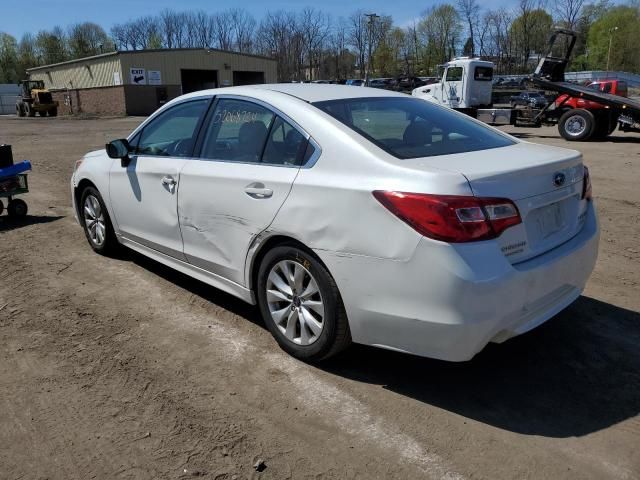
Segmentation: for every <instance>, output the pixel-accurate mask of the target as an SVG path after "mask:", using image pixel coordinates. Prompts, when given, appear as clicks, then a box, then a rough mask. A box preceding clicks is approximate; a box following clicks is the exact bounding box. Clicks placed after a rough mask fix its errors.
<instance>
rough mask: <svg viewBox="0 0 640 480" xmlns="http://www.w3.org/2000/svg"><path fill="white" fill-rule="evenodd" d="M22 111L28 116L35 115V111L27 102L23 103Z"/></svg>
mask: <svg viewBox="0 0 640 480" xmlns="http://www.w3.org/2000/svg"><path fill="white" fill-rule="evenodd" d="M24 113H26V114H27V115H28V116H29V117H35V116H36V111H35V110H34V109H33V108H32V107H31V105H30V104H28V103H25V104H24Z"/></svg>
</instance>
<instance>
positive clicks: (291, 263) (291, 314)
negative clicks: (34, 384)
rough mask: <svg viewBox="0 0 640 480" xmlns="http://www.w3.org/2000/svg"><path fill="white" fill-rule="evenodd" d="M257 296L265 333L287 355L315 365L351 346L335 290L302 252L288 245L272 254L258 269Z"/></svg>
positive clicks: (328, 277) (327, 276) (317, 265)
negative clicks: (270, 335)
mask: <svg viewBox="0 0 640 480" xmlns="http://www.w3.org/2000/svg"><path fill="white" fill-rule="evenodd" d="M257 295H258V304H259V306H260V311H261V313H262V317H263V318H264V321H265V323H266V324H267V327H268V328H269V330H270V332H271V334H272V335H273V336H274V338H275V339H276V341H277V342H278V344H279V345H280V347H281V348H282V349H283V350H285V351H286V352H287V353H289V354H290V355H292V356H294V357H296V358H299V359H301V360H305V361H308V362H314V361H319V360H324V359H326V358H329V357H331V356H333V355H335V354H337V353H338V352H340V351H342V350H343V349H345V348H346V347H347V346H348V345H349V344H350V343H351V334H350V332H349V325H348V321H347V314H346V312H345V309H344V305H343V303H342V299H341V297H340V293H339V292H338V287H337V286H336V283H335V281H334V279H333V278H332V277H331V275H330V274H329V272H328V271H327V269H326V268H325V267H324V265H322V263H320V261H318V260H317V259H316V258H315V257H314V256H313V255H311V254H309V253H307V252H306V251H304V250H302V249H300V248H297V247H296V246H289V245H286V246H279V247H276V248H274V249H273V250H270V251H269V252H268V253H267V254H266V255H265V257H264V259H263V260H262V262H261V264H260V269H259V272H258V282H257Z"/></svg>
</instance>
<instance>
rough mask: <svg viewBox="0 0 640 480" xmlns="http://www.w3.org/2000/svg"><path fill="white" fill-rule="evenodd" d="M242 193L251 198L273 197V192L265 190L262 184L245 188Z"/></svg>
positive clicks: (268, 189)
mask: <svg viewBox="0 0 640 480" xmlns="http://www.w3.org/2000/svg"><path fill="white" fill-rule="evenodd" d="M244 193H246V194H247V195H249V196H250V197H251V198H269V197H271V196H272V195H273V190H271V189H270V188H266V187H265V186H264V185H263V184H261V183H258V184H253V185H249V186H248V187H245V189H244Z"/></svg>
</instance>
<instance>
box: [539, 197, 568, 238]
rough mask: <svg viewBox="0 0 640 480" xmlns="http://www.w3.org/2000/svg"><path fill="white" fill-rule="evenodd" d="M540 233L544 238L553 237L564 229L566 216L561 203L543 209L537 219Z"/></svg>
mask: <svg viewBox="0 0 640 480" xmlns="http://www.w3.org/2000/svg"><path fill="white" fill-rule="evenodd" d="M537 223H538V231H539V232H540V235H541V236H542V237H543V238H547V237H548V236H550V235H553V234H554V233H556V232H557V231H558V230H561V229H562V227H564V215H563V212H562V205H561V204H560V202H556V203H552V204H551V205H548V206H547V207H544V208H542V209H541V211H540V212H539V214H538V218H537Z"/></svg>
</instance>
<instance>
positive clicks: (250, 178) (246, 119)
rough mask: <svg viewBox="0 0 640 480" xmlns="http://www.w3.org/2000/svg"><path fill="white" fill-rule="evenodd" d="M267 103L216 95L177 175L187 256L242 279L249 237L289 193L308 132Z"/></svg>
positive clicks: (271, 216)
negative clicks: (192, 153)
mask: <svg viewBox="0 0 640 480" xmlns="http://www.w3.org/2000/svg"><path fill="white" fill-rule="evenodd" d="M291 123H292V122H290V121H287V120H285V119H284V118H283V116H282V115H278V114H276V113H275V112H274V111H272V110H271V109H270V108H268V107H267V106H266V105H262V104H259V103H256V102H253V101H248V100H247V99H243V98H242V97H240V98H238V97H230V96H225V97H222V98H219V99H218V100H217V102H216V105H215V107H214V108H213V109H211V112H210V114H209V116H208V118H207V119H206V120H205V125H204V128H203V129H202V135H201V138H200V139H199V141H198V147H197V148H198V151H199V155H198V158H197V159H192V160H189V161H188V162H187V164H186V165H185V167H184V168H183V169H182V171H181V174H180V194H179V198H178V215H179V221H180V228H181V231H182V237H183V240H184V253H185V256H186V257H187V260H188V261H189V262H190V263H192V264H193V265H196V266H198V267H200V268H203V269H205V270H207V271H209V272H211V273H214V274H216V275H220V276H222V277H224V278H226V279H229V280H231V281H233V282H236V283H238V284H241V285H245V278H244V267H245V259H246V255H247V251H248V249H249V246H250V244H251V242H252V240H253V238H254V237H255V236H256V235H257V234H259V233H260V232H262V231H263V230H264V229H266V228H267V227H268V226H269V224H271V222H272V221H273V219H274V218H275V216H276V214H277V212H278V210H279V209H280V207H281V206H282V204H283V203H284V201H285V199H286V198H287V196H288V195H289V192H290V190H291V186H292V184H293V181H294V180H295V178H296V175H297V173H298V170H299V168H300V164H301V162H302V161H303V159H304V157H305V152H306V150H307V145H308V138H307V136H306V135H304V134H303V133H301V131H300V130H299V129H297V128H295V127H293V126H292V124H291Z"/></svg>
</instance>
